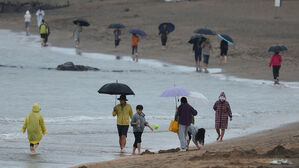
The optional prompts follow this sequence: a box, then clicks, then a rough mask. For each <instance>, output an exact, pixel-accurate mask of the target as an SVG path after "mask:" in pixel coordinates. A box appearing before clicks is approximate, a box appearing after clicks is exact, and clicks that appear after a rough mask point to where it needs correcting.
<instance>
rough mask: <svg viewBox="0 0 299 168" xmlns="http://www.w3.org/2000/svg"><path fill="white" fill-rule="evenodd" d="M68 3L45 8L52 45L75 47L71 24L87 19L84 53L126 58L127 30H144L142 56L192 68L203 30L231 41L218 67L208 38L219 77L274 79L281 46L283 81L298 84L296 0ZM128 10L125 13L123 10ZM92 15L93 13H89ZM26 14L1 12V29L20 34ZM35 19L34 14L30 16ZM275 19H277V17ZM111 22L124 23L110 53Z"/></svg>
mask: <svg viewBox="0 0 299 168" xmlns="http://www.w3.org/2000/svg"><path fill="white" fill-rule="evenodd" d="M78 2H79V1H76V0H73V1H70V3H71V6H70V7H68V8H62V9H55V10H46V17H45V19H46V21H47V22H48V24H49V26H50V28H51V32H52V33H51V35H50V37H49V42H50V44H51V45H53V46H61V47H73V46H74V42H73V38H72V31H73V27H74V25H73V24H72V21H73V20H74V19H75V18H77V17H82V18H85V19H87V20H88V21H89V22H90V23H91V26H89V27H87V28H84V29H83V32H82V33H81V45H80V46H81V48H82V49H83V50H84V51H89V52H100V53H108V54H113V55H130V53H131V39H130V34H129V33H127V31H128V30H129V28H133V27H137V28H140V29H143V30H144V31H145V32H146V33H147V34H148V36H147V37H145V38H144V39H141V42H140V47H139V55H140V58H153V59H158V60H162V61H166V62H171V63H175V64H180V65H188V66H194V64H195V63H194V54H193V53H192V45H190V44H188V43H187V41H188V40H189V38H190V37H191V36H192V35H193V31H194V30H195V29H198V28H202V27H207V28H210V29H212V30H214V31H216V32H218V33H226V34H229V35H230V36H231V37H232V38H233V40H234V41H235V45H234V46H229V51H228V64H226V65H222V66H219V65H218V64H219V54H220V50H219V45H220V39H219V38H218V37H216V36H212V37H210V38H211V42H212V45H213V49H214V52H213V54H212V56H211V58H210V63H209V64H210V65H209V66H210V67H220V68H223V69H224V71H223V72H222V73H224V74H229V75H232V76H237V77H242V78H251V79H266V80H272V71H271V69H270V68H269V67H268V63H269V61H270V57H271V53H268V52H267V50H268V48H269V47H270V46H271V45H274V44H283V45H285V46H287V47H288V49H289V50H288V52H285V53H282V56H283V64H282V68H281V75H280V76H281V77H280V80H281V81H298V79H299V76H298V74H297V72H298V67H299V66H298V59H296V56H297V53H298V47H296V46H298V43H299V40H298V38H297V37H298V36H299V34H298V31H297V27H298V26H299V25H298V22H297V16H298V15H299V13H298V10H297V7H298V5H299V4H298V2H297V1H291V0H290V1H284V2H283V3H282V6H281V7H280V8H278V9H275V7H274V2H273V1H272V0H262V1H261V0H242V1H239V0H227V1H221V0H202V1H183V2H177V3H166V2H164V1H162V0H154V1H149V0H130V1H122V0H112V1H105V0H104V1H90V0H83V1H80V3H78ZM126 9H128V10H126ZM91 11H92V12H91ZM24 14H25V11H24V13H2V14H1V15H0V21H1V23H2V24H1V25H0V28H2V29H11V30H15V31H24V28H23V27H24V24H23V15H24ZM32 15H34V14H32ZM275 17H277V19H275ZM165 21H170V22H172V23H174V24H175V26H176V30H175V31H174V32H173V33H171V34H170V35H169V37H168V44H167V45H168V49H167V50H162V49H161V42H160V37H159V36H158V28H157V27H158V25H159V24H160V23H161V22H165ZM111 23H123V24H124V25H125V26H126V27H127V28H126V29H125V30H123V33H122V36H121V42H120V46H119V48H118V50H117V51H115V50H114V39H113V38H114V37H113V33H112V32H113V31H112V30H111V29H108V28H107V27H108V25H109V24H111ZM36 29H37V27H36V19H35V17H33V18H32V23H31V32H33V33H34V34H36V33H37V31H36Z"/></svg>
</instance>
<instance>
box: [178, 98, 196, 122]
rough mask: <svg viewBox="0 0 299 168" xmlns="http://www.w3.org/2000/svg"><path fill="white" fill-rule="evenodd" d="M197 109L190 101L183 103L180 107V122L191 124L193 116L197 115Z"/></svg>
mask: <svg viewBox="0 0 299 168" xmlns="http://www.w3.org/2000/svg"><path fill="white" fill-rule="evenodd" d="M196 115H197V111H196V110H194V108H193V107H192V106H190V105H189V104H188V103H183V104H181V105H180V106H179V108H178V116H179V124H181V125H186V126H189V125H190V124H191V122H192V116H196Z"/></svg>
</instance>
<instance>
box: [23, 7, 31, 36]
mask: <svg viewBox="0 0 299 168" xmlns="http://www.w3.org/2000/svg"><path fill="white" fill-rule="evenodd" d="M24 18H25V28H26V36H29V27H30V21H31V15H30V12H29V10H27V11H26V14H25V15H24Z"/></svg>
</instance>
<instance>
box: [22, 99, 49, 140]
mask: <svg viewBox="0 0 299 168" xmlns="http://www.w3.org/2000/svg"><path fill="white" fill-rule="evenodd" d="M39 112H40V108H39V105H38V104H37V103H34V105H33V107H32V112H30V113H29V114H28V115H27V117H26V119H25V121H24V125H23V128H22V132H23V133H25V131H26V129H27V136H28V140H29V142H30V143H31V144H37V143H39V142H40V140H41V139H42V136H43V135H42V134H46V133H47V129H46V125H45V121H44V117H43V116H42V115H41V114H40V113H39Z"/></svg>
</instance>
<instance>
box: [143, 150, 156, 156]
mask: <svg viewBox="0 0 299 168" xmlns="http://www.w3.org/2000/svg"><path fill="white" fill-rule="evenodd" d="M146 154H155V152H151V151H149V150H148V149H146V150H145V151H144V152H142V153H141V155H146Z"/></svg>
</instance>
